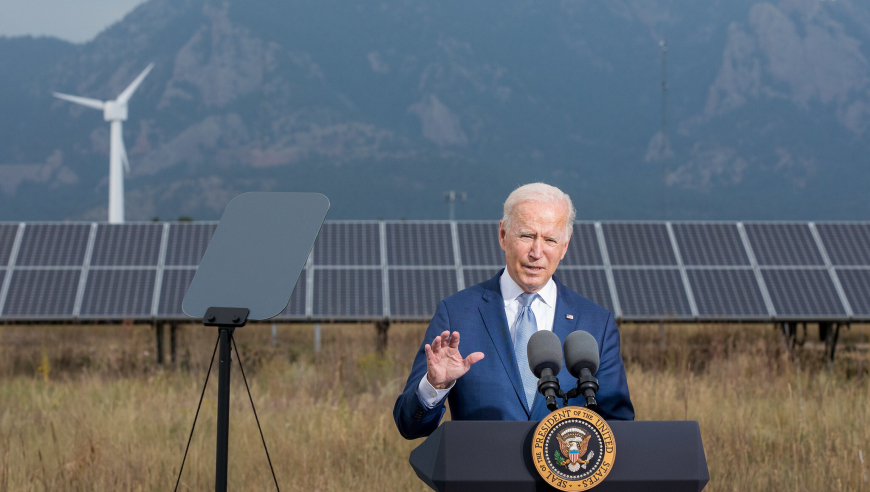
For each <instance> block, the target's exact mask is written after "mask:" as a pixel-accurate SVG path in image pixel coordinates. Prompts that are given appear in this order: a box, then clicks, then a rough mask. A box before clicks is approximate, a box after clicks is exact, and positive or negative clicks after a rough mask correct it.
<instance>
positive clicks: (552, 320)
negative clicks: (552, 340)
mask: <svg viewBox="0 0 870 492" xmlns="http://www.w3.org/2000/svg"><path fill="white" fill-rule="evenodd" d="M575 215H576V211H575V210H574V206H573V205H572V203H571V198H570V197H569V196H568V195H567V194H565V193H563V192H562V191H561V190H559V189H558V188H555V187H553V186H549V185H546V184H544V183H533V184H527V185H525V186H521V187H520V188H517V189H516V190H514V192H513V193H511V194H510V196H508V198H507V200H506V201H505V203H504V217H503V218H502V220H501V221H500V222H499V226H498V241H499V244H500V245H501V248H502V249H503V250H504V253H505V262H506V264H507V266H506V267H505V269H503V270H502V271H500V272H499V273H498V274H497V275H496V276H495V277H493V278H491V279H489V280H487V281H485V282H483V283H480V284H478V285H475V286H473V287H469V288H467V289H465V290H463V291H460V292H458V293H456V294H454V295H452V296H450V297H448V298H447V299H444V300H442V301H441V302H440V303H439V304H438V309H437V310H436V312H435V316H433V317H432V321H431V322H430V323H429V328H428V329H427V330H426V335H425V339H424V344H423V346H422V347H420V350H419V352H418V353H417V357H416V358H415V359H414V365H413V367H412V368H411V375H410V376H409V377H408V382H407V384H406V385H405V390H404V392H402V394H401V395H399V398H398V399H397V400H396V406H395V408H394V409H393V417H394V418H395V419H396V426H397V427H398V428H399V432H401V434H402V436H404V437H405V438H406V439H415V438H418V437H425V436H428V435H429V434H431V433H432V431H434V430H435V428H436V427H438V423H439V422H440V421H441V417H442V416H443V415H444V412H445V410H446V409H445V407H444V403H445V400H446V401H449V402H450V412H451V416H452V419H453V420H541V419H542V418H544V416H546V415H547V414H548V413H549V410H547V406H546V402H545V400H544V397H543V395H541V394H540V393H538V392H537V391H536V383H537V379H535V378H534V376H533V375H532V374H531V371H530V369H529V366H528V364H526V363H524V361H525V360H526V358H525V355H524V353H525V350H526V344H527V342H528V339H529V337H530V336H531V333H533V332H534V331H536V330H552V331H553V332H554V333H555V334H556V335H558V336H559V338H560V339H561V340H562V342H564V341H565V337H566V336H568V334H569V333H571V332H573V331H575V330H583V331H587V332H589V333H590V334H591V335H592V336H593V337H595V340H596V341H598V347H599V352H600V355H601V363H600V366H599V369H598V373H597V374H596V377H597V378H598V382H599V386H600V389H599V390H598V393H597V400H598V412H599V413H600V414H601V415H602V416H604V418H606V419H619V420H633V419H634V407H633V406H632V404H631V399H630V398H629V395H628V384H627V382H626V379H625V369H624V368H623V366H622V358H621V356H620V354H619V330H618V329H617V327H616V322H615V321H614V319H613V315H612V314H611V313H610V312H609V311H607V310H606V309H604V308H603V307H601V306H599V305H597V304H595V303H593V302H592V301H590V300H588V299H586V298H585V297H583V296H581V295H580V294H577V293H576V292H574V291H572V290H571V289H569V288H567V287H565V286H564V285H562V284H561V283H560V282H559V280H558V279H557V278H556V277H555V276H554V275H553V272H555V271H556V267H558V266H559V261H561V260H562V258H564V257H565V253H566V252H567V251H568V242H569V241H570V240H571V233H572V231H573V224H574V217H575ZM451 332H452V333H451ZM460 334H461V339H460ZM427 340H431V343H426V341H427ZM463 353H464V354H467V355H466V357H464V358H463V356H462V354H463ZM518 353H520V354H523V355H520V357H519V358H518V357H517V354H518ZM518 359H519V360H520V361H523V362H520V363H518V362H517V360H518ZM567 372H568V371H562V372H561V373H560V374H559V376H558V377H559V383H560V385H561V387H562V389H563V390H566V391H567V390H569V389H571V388H573V387H574V386H576V384H577V380H576V379H574V378H573V377H572V376H571V375H570V374H567ZM580 398H581V397H578V398H576V399H574V400H571V401H569V404H571V405H580V404H581V403H580V401H579V400H580Z"/></svg>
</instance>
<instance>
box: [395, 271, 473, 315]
mask: <svg viewBox="0 0 870 492" xmlns="http://www.w3.org/2000/svg"><path fill="white" fill-rule="evenodd" d="M389 278H390V314H391V315H392V316H394V317H408V318H430V317H432V315H433V314H434V313H435V308H436V306H437V305H438V303H439V302H440V301H441V299H444V298H445V297H447V296H450V295H452V294H454V293H456V291H457V288H456V270H454V269H452V268H450V269H445V268H442V269H437V270H435V269H432V270H417V269H414V270H405V269H391V270H390V271H389Z"/></svg>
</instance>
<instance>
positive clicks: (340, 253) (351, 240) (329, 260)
mask: <svg viewBox="0 0 870 492" xmlns="http://www.w3.org/2000/svg"><path fill="white" fill-rule="evenodd" d="M314 264H315V265H343V266H349V265H380V264H381V228H380V226H379V225H378V224H377V223H344V222H339V223H335V222H325V223H324V224H323V227H322V228H321V229H320V234H319V235H318V236H317V241H316V242H315V243H314Z"/></svg>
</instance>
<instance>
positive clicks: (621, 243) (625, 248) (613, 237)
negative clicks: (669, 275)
mask: <svg viewBox="0 0 870 492" xmlns="http://www.w3.org/2000/svg"><path fill="white" fill-rule="evenodd" d="M602 228H603V230H604V239H605V241H606V243H607V253H608V255H609V256H610V264H611V265H676V264H677V259H676V256H674V248H673V246H672V245H671V239H670V236H669V235H668V229H667V227H666V226H665V225H664V224H657V223H650V224H647V223H604V224H602Z"/></svg>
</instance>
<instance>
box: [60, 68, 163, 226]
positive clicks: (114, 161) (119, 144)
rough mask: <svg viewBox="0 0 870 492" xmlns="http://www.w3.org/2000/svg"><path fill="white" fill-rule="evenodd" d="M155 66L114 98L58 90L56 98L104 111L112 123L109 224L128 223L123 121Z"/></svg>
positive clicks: (127, 162)
mask: <svg viewBox="0 0 870 492" xmlns="http://www.w3.org/2000/svg"><path fill="white" fill-rule="evenodd" d="M152 68H154V64H153V63H151V64H149V65H148V66H147V67H146V68H145V70H143V71H142V73H140V74H139V76H138V77H136V79H135V80H133V82H131V83H130V85H129V86H127V88H126V89H124V92H122V93H121V95H119V96H118V97H117V99H115V100H113V101H100V100H98V99H91V98H88V97H80V96H70V95H68V94H61V93H59V92H55V93H54V97H57V98H60V99H63V100H65V101H70V102H74V103H76V104H81V105H82V106H87V107H89V108H94V109H101V110H103V119H105V120H106V121H108V122H109V123H110V124H111V127H110V128H111V132H110V134H109V223H110V224H122V223H123V222H124V174H123V170H122V166H123V168H124V169H126V170H127V172H130V162H129V161H128V160H127V149H126V148H124V133H123V127H122V123H123V122H124V121H126V120H127V101H129V100H130V96H132V95H133V93H134V92H136V89H137V88H138V87H139V84H141V83H142V80H144V79H145V77H146V76H147V75H148V72H150V71H151V69H152Z"/></svg>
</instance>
